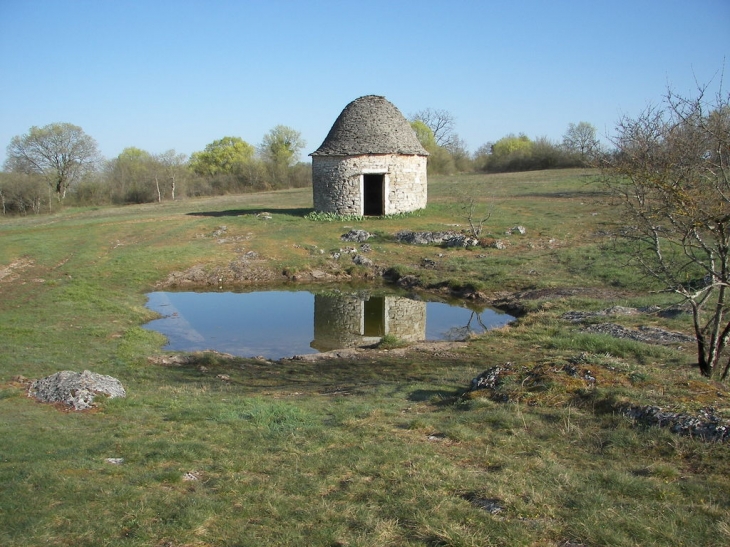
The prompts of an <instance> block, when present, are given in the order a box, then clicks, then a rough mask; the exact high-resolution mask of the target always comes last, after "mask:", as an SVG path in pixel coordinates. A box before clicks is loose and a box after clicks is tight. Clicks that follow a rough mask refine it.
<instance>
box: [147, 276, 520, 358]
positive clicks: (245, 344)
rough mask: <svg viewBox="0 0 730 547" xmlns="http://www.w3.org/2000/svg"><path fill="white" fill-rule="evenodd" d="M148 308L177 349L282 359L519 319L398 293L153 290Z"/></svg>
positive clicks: (449, 334) (449, 336) (444, 335)
mask: <svg viewBox="0 0 730 547" xmlns="http://www.w3.org/2000/svg"><path fill="white" fill-rule="evenodd" d="M147 296H148V302H147V307H148V308H150V309H151V310H154V311H156V312H158V313H159V314H160V315H162V316H163V317H162V318H161V319H156V320H154V321H151V322H150V323H147V324H146V325H145V328H146V329H149V330H153V331H157V332H159V333H161V334H163V335H165V336H166V337H167V339H168V344H167V345H166V346H165V349H167V350H172V351H199V350H206V349H210V350H215V351H220V352H223V353H230V354H232V355H237V356H240V357H256V356H263V357H265V358H267V359H281V358H284V357H292V356H294V355H302V354H308V353H317V352H324V351H330V350H333V349H342V348H348V347H360V346H366V345H372V344H376V343H378V342H379V341H380V340H381V339H382V337H383V336H385V335H386V334H387V335H391V336H394V337H396V338H398V339H399V340H404V341H407V342H417V341H422V340H452V341H455V340H463V339H465V338H466V337H468V336H469V335H470V334H479V333H482V332H485V331H486V330H489V329H493V328H497V327H501V326H503V325H505V324H507V323H509V322H510V321H512V320H513V319H514V317H512V316H510V315H507V314H504V313H501V312H498V311H495V310H492V309H489V308H484V307H466V305H465V304H464V302H463V301H449V302H447V301H444V300H438V301H437V300H433V301H428V300H424V297H422V296H418V297H416V296H413V295H407V294H401V293H393V292H380V291H379V292H373V291H370V290H360V291H348V290H328V291H317V292H311V291H305V290H298V291H286V290H272V291H257V292H247V293H232V292H153V293H149V294H148V295H147Z"/></svg>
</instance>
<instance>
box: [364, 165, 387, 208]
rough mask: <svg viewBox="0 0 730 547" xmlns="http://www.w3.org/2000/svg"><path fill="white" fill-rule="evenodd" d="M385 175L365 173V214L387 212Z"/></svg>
mask: <svg viewBox="0 0 730 547" xmlns="http://www.w3.org/2000/svg"><path fill="white" fill-rule="evenodd" d="M384 186H385V175H363V184H362V191H363V212H362V214H363V215H365V216H382V215H383V214H385V201H384V199H383V197H384V195H383V194H384Z"/></svg>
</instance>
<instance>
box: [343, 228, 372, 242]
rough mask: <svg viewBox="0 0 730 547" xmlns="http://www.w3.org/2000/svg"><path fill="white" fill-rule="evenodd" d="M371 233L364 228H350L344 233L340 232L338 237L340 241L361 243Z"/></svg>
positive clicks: (370, 235) (368, 237)
mask: <svg viewBox="0 0 730 547" xmlns="http://www.w3.org/2000/svg"><path fill="white" fill-rule="evenodd" d="M372 236H373V235H372V234H371V233H370V232H366V231H365V230H355V229H353V230H350V231H349V232H347V233H346V234H342V235H341V236H340V239H341V240H342V241H350V242H354V243H363V242H365V241H367V240H368V239H370V238H371V237H372Z"/></svg>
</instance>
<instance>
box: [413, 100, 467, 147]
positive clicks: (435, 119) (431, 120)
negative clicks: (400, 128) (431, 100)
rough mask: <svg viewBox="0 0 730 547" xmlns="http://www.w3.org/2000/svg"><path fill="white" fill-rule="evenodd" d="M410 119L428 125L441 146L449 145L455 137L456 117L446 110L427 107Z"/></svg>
mask: <svg viewBox="0 0 730 547" xmlns="http://www.w3.org/2000/svg"><path fill="white" fill-rule="evenodd" d="M410 121H412V122H415V121H419V122H422V123H424V124H425V125H427V126H428V128H429V129H431V131H433V137H434V139H436V144H437V145H439V146H444V147H448V146H449V145H450V144H451V142H452V140H453V139H454V137H455V135H454V127H455V125H456V123H455V118H454V116H453V115H451V113H450V112H448V111H446V110H440V109H433V108H426V109H424V110H420V111H418V112H416V113H415V114H413V115H412V116H411V119H410Z"/></svg>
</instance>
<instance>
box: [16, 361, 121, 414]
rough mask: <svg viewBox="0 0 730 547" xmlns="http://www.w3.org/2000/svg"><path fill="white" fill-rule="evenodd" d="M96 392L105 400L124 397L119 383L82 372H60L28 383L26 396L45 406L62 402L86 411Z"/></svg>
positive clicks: (92, 402)
mask: <svg viewBox="0 0 730 547" xmlns="http://www.w3.org/2000/svg"><path fill="white" fill-rule="evenodd" d="M99 393H101V394H104V395H106V396H107V397H110V398H114V397H126V396H127V392H126V391H125V390H124V387H123V386H122V383H121V382H120V381H119V380H117V379H116V378H114V377H112V376H106V375H103V374H97V373H96V372H91V371H88V370H85V371H84V372H73V371H71V370H62V371H61V372H56V373H55V374H51V375H50V376H47V377H46V378H41V379H40V380H35V381H34V382H32V383H31V384H30V388H29V389H28V396H29V397H35V398H36V399H38V400H39V401H41V402H44V403H63V404H64V405H66V406H70V407H72V408H73V409H74V410H87V409H89V408H91V407H93V406H94V397H96V395H98V394H99Z"/></svg>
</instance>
